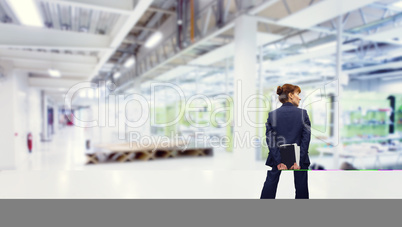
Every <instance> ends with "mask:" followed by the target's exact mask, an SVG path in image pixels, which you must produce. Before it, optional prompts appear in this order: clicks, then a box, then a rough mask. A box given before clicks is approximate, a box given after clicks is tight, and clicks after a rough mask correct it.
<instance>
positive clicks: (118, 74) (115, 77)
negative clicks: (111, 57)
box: [113, 72, 121, 80]
mask: <svg viewBox="0 0 402 227" xmlns="http://www.w3.org/2000/svg"><path fill="white" fill-rule="evenodd" d="M120 76H121V73H120V72H116V73H114V74H113V79H115V80H117V78H119V77H120Z"/></svg>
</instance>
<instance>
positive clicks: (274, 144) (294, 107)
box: [261, 84, 311, 199]
mask: <svg viewBox="0 0 402 227" xmlns="http://www.w3.org/2000/svg"><path fill="white" fill-rule="evenodd" d="M300 92H301V89H300V87H299V86H295V85H292V84H284V85H283V86H278V88H277V92H276V93H277V94H278V95H279V101H280V102H281V103H282V106H281V107H280V108H278V109H276V110H274V111H271V112H269V114H268V120H267V123H266V129H267V131H266V139H267V145H268V148H269V155H268V158H267V161H266V163H265V164H266V165H267V166H270V167H272V170H268V172H267V179H266V180H265V183H264V187H263V189H262V192H261V199H269V198H271V199H274V198H275V196H276V189H277V187H278V182H279V177H280V175H281V170H286V169H287V167H286V165H285V164H283V163H282V162H281V156H280V153H279V146H280V145H282V144H292V143H297V145H298V146H300V166H299V165H297V164H296V163H295V164H294V165H293V166H292V167H291V168H290V169H294V170H295V171H294V183H295V189H296V196H295V197H296V199H308V198H309V192H308V183H307V170H308V167H309V165H310V159H309V157H308V147H309V144H310V137H311V125H310V120H309V117H308V115H307V111H306V110H304V109H300V108H298V106H299V103H300V100H301V99H300V98H299V94H300Z"/></svg>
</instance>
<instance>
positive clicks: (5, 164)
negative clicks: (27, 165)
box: [0, 62, 41, 169]
mask: <svg viewBox="0 0 402 227" xmlns="http://www.w3.org/2000/svg"><path fill="white" fill-rule="evenodd" d="M2 67H3V68H5V69H6V79H5V80H4V81H2V82H0V105H1V108H2V110H1V111H0V125H1V128H0V141H1V142H0V146H1V149H0V169H15V168H17V164H18V163H20V161H21V160H23V159H25V158H26V157H28V155H29V152H28V146H27V135H28V133H29V132H31V133H32V135H33V152H35V151H38V147H39V143H40V132H41V125H40V124H41V114H40V113H41V112H40V111H41V110H40V91H39V90H37V89H36V88H30V87H29V84H28V74H27V73H24V72H20V71H16V70H13V67H12V63H11V62H3V63H2Z"/></svg>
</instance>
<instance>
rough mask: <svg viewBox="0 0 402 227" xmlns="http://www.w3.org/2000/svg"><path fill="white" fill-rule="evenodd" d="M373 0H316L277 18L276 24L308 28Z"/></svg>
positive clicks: (373, 0)
mask: <svg viewBox="0 0 402 227" xmlns="http://www.w3.org/2000/svg"><path fill="white" fill-rule="evenodd" d="M373 2H375V0H359V1H350V0H326V1H321V2H318V3H316V4H314V5H312V6H309V7H307V8H306V9H304V10H301V11H298V12H296V13H294V14H292V15H290V16H287V17H285V18H283V19H281V20H278V22H277V24H278V25H282V26H287V27H298V28H300V29H308V28H310V27H313V26H316V25H317V24H320V23H322V22H325V21H328V20H331V19H333V18H335V17H337V16H339V15H343V14H345V13H348V12H350V11H354V10H357V9H359V8H362V7H364V6H367V5H369V4H371V3H373Z"/></svg>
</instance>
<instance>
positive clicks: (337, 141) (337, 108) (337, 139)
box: [333, 15, 343, 169]
mask: <svg viewBox="0 0 402 227" xmlns="http://www.w3.org/2000/svg"><path fill="white" fill-rule="evenodd" d="M342 33H343V16H342V15H340V16H339V17H338V23H337V50H336V52H337V54H336V78H337V80H336V88H335V100H334V102H335V103H334V122H333V124H334V126H333V127H334V138H333V144H334V146H335V147H336V149H335V153H334V163H333V165H334V169H338V168H339V167H340V165H339V154H340V153H342V151H343V144H342V140H341V136H340V131H339V129H340V126H341V125H343V122H342V119H341V116H342V109H341V105H340V97H341V94H342V85H341V77H342V42H343V41H342Z"/></svg>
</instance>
